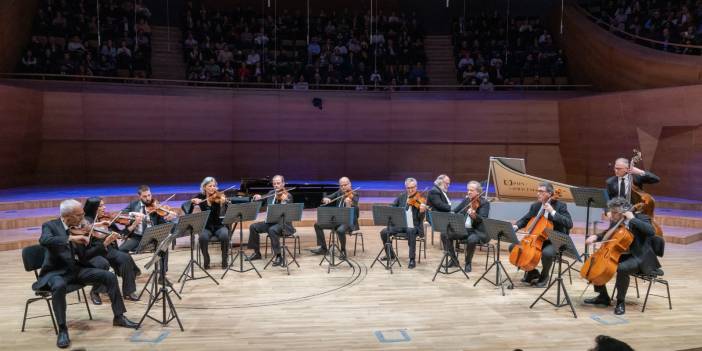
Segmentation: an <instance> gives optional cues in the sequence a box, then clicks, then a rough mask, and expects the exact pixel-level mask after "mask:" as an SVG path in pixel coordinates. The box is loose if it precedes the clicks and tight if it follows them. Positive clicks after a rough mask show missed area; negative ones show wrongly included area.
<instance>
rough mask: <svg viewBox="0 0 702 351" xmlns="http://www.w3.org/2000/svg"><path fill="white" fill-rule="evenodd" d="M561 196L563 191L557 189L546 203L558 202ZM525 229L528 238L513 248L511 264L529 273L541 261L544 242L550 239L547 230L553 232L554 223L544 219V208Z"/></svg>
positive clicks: (510, 257) (510, 255)
mask: <svg viewBox="0 0 702 351" xmlns="http://www.w3.org/2000/svg"><path fill="white" fill-rule="evenodd" d="M560 196H561V190H560V189H556V190H555V191H554V192H553V195H551V197H550V198H549V199H548V200H546V202H550V201H553V200H558V198H559V197H560ZM525 228H526V232H527V236H525V237H524V238H523V239H522V241H521V242H520V243H519V245H516V246H515V247H514V248H512V252H510V254H509V262H511V263H512V264H513V265H515V266H517V267H519V268H520V269H522V270H523V271H525V272H528V271H531V270H534V268H536V266H537V265H538V264H539V262H540V261H541V249H542V247H543V245H544V241H546V239H548V234H547V233H546V232H545V229H546V228H548V229H551V230H553V222H552V221H550V220H549V219H547V218H546V217H544V209H543V207H542V208H541V210H539V213H538V214H537V215H536V216H534V217H533V218H532V219H530V220H529V222H528V223H527V225H526V227H525Z"/></svg>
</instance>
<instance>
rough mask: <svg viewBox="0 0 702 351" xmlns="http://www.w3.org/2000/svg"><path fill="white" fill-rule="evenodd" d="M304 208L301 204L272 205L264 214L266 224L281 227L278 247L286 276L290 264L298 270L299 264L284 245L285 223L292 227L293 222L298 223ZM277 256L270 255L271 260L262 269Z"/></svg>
mask: <svg viewBox="0 0 702 351" xmlns="http://www.w3.org/2000/svg"><path fill="white" fill-rule="evenodd" d="M303 208H304V204H303V203H291V204H274V205H269V206H268V211H267V212H266V223H269V224H274V223H276V224H279V225H281V226H282V228H283V229H282V232H281V237H282V241H283V242H282V243H281V245H280V253H281V255H282V256H283V264H282V266H283V267H284V268H285V270H286V272H287V273H288V275H290V264H291V263H294V264H295V265H296V266H297V268H300V264H299V263H297V259H296V258H295V255H294V254H293V253H292V252H291V251H290V249H289V248H288V245H286V243H285V238H286V235H285V227H286V223H288V224H290V225H292V222H293V221H299V220H301V219H302V209H303ZM276 256H277V255H275V254H273V255H271V259H270V260H268V263H266V265H265V266H264V267H263V269H264V270H265V269H266V268H268V266H269V265H270V264H271V263H273V260H275V258H276Z"/></svg>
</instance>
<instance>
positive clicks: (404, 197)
mask: <svg viewBox="0 0 702 351" xmlns="http://www.w3.org/2000/svg"><path fill="white" fill-rule="evenodd" d="M419 196H420V194H419V192H417V180H416V179H414V178H407V179H406V180H405V191H404V192H403V193H401V194H400V195H399V196H398V197H397V198H395V201H393V203H392V204H391V205H390V206H393V207H402V208H404V209H405V211H410V212H408V213H411V215H412V226H411V227H409V226H404V227H390V228H389V229H390V230H388V228H385V229H383V230H381V231H380V238H381V239H382V240H383V242H387V240H388V236H389V235H395V236H398V235H399V236H405V237H406V238H407V245H409V264H408V265H407V266H408V267H409V268H410V269H413V268H414V267H416V266H417V263H416V262H415V255H416V251H417V236H420V237H422V236H424V216H425V214H426V211H427V206H426V204H423V203H421V201H418V199H417V198H418V197H419ZM413 199H415V201H412V200H413ZM410 203H412V204H413V205H412V206H410ZM408 223H409V221H408ZM385 254H386V255H390V257H391V258H393V257H394V256H395V252H394V251H393V250H392V247H391V248H390V252H386V253H385ZM386 259H387V256H386V257H382V258H381V259H380V260H381V261H382V260H386Z"/></svg>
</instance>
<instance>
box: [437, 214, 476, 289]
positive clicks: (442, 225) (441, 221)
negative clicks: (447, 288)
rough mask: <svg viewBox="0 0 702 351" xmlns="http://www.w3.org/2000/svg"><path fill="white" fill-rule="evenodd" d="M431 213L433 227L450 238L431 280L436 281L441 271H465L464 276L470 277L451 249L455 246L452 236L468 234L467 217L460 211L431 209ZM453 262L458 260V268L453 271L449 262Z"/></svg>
mask: <svg viewBox="0 0 702 351" xmlns="http://www.w3.org/2000/svg"><path fill="white" fill-rule="evenodd" d="M430 215H431V225H432V229H434V231H435V232H439V233H442V234H445V235H446V237H448V238H449V244H448V247H445V248H444V252H443V256H442V257H441V261H440V262H439V265H438V266H437V267H436V271H435V272H434V277H432V278H431V281H432V282H433V281H435V280H436V276H437V275H439V273H441V274H443V275H449V274H454V273H458V272H461V273H463V276H465V277H466V279H470V278H469V277H468V273H466V271H465V270H463V267H461V265H460V264H459V262H458V257H457V256H456V254H455V251H454V252H453V253H451V251H450V249H449V247H454V240H453V239H450V238H452V237H454V236H455V235H456V234H461V235H467V234H468V231H466V227H465V223H466V217H465V216H464V215H462V214H458V213H450V212H437V211H431V213H430ZM451 262H456V264H457V266H458V268H457V269H455V270H453V271H449V264H450V263H451Z"/></svg>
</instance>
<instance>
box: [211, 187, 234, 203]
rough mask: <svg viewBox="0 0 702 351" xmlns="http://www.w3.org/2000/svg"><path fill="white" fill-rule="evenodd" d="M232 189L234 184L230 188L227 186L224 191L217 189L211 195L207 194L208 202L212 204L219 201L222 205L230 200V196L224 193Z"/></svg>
mask: <svg viewBox="0 0 702 351" xmlns="http://www.w3.org/2000/svg"><path fill="white" fill-rule="evenodd" d="M231 189H234V186H230V187H229V188H226V189H224V190H222V191H215V192H214V193H212V194H211V195H207V202H209V203H211V204H212V203H218V204H220V205H222V204H224V203H226V202H227V201H228V200H229V198H227V196H226V195H225V194H224V193H225V192H227V191H229V190H231Z"/></svg>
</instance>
